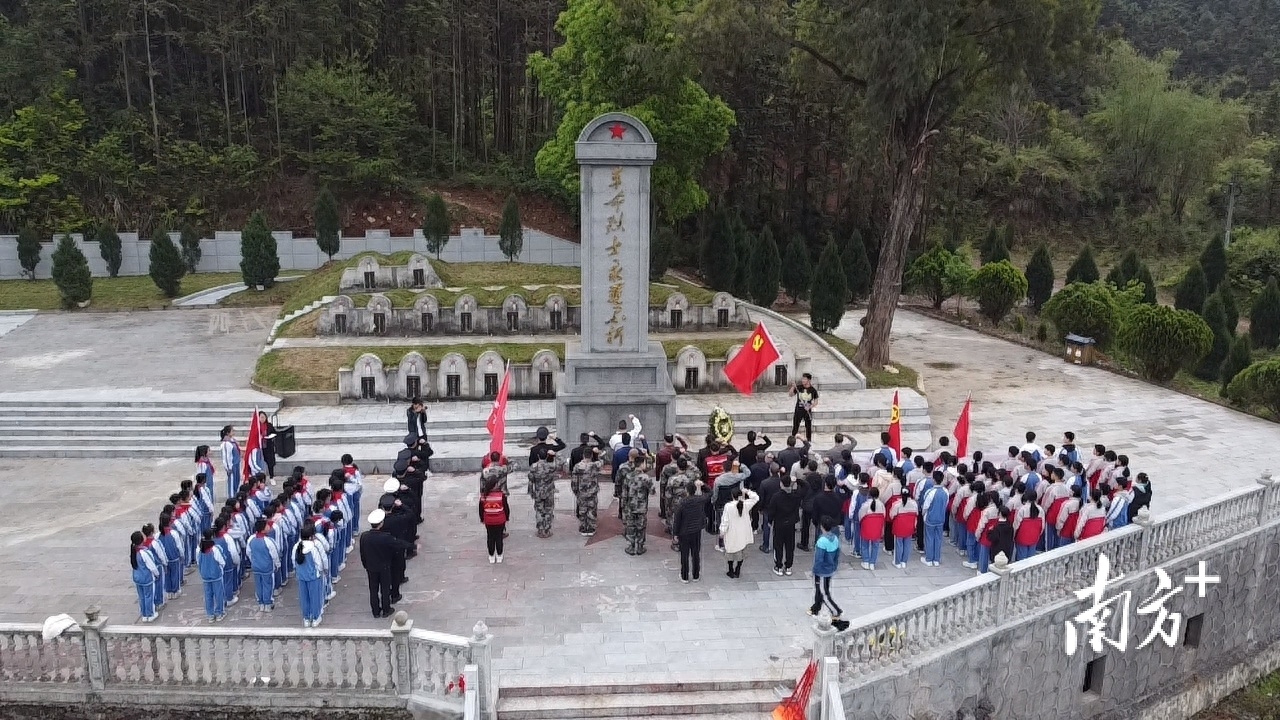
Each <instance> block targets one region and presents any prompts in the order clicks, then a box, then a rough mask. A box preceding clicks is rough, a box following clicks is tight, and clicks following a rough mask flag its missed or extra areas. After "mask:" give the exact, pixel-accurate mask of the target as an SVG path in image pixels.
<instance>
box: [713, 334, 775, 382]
mask: <svg viewBox="0 0 1280 720" xmlns="http://www.w3.org/2000/svg"><path fill="white" fill-rule="evenodd" d="M779 357H781V354H780V353H779V352H778V346H777V345H774V344H773V338H772V337H770V336H769V331H768V330H767V329H765V326H764V323H758V324H757V325H756V329H755V330H754V331H753V332H752V333H751V336H750V337H748V338H747V341H746V342H745V343H743V345H742V349H741V350H739V351H738V354H737V355H734V356H733V359H732V360H730V361H729V362H728V363H726V364H725V366H724V376H725V377H727V378H729V382H731V383H733V386H734V387H736V388H738V392H740V393H742V394H743V395H750V394H751V386H752V385H754V384H755V381H756V378H758V377H760V374H761V373H763V372H764V371H765V370H768V369H769V366H770V365H772V364H774V363H775V362H777V361H778V358H779Z"/></svg>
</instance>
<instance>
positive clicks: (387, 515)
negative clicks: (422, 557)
mask: <svg viewBox="0 0 1280 720" xmlns="http://www.w3.org/2000/svg"><path fill="white" fill-rule="evenodd" d="M378 509H379V510H382V512H383V514H384V518H383V521H382V529H383V530H385V531H387V532H389V533H391V534H392V535H394V536H396V537H397V538H400V539H401V540H403V541H405V542H407V543H410V544H413V543H416V542H418V529H417V524H416V523H415V522H414V521H413V518H412V517H411V516H410V515H409V513H408V511H406V510H405V509H404V507H403V506H402V505H401V504H400V502H399V501H397V500H396V496H395V495H391V494H389V493H388V494H384V495H383V496H382V497H380V498H378ZM417 554H418V550H417V547H416V545H415V547H414V549H411V550H409V551H408V552H405V553H403V554H401V556H400V557H398V558H396V562H395V568H394V569H395V572H393V573H392V575H391V602H392V603H397V602H400V586H401V585H403V584H405V583H406V582H408V581H409V578H408V577H405V574H404V571H405V565H406V563H407V561H408V560H410V559H411V558H413V556H414V555H417Z"/></svg>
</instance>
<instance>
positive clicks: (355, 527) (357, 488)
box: [342, 454, 364, 536]
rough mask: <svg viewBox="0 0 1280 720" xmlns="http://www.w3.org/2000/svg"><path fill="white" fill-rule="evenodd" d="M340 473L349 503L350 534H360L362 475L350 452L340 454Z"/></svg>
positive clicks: (362, 491) (362, 492)
mask: <svg viewBox="0 0 1280 720" xmlns="http://www.w3.org/2000/svg"><path fill="white" fill-rule="evenodd" d="M342 475H343V481H344V482H345V483H346V485H345V487H344V488H343V490H345V491H346V494H347V498H348V499H349V500H350V504H351V534H352V535H353V536H355V535H359V534H360V496H361V495H363V494H364V475H363V474H361V472H360V468H358V467H356V461H355V458H353V457H351V455H350V454H347V455H343V456H342Z"/></svg>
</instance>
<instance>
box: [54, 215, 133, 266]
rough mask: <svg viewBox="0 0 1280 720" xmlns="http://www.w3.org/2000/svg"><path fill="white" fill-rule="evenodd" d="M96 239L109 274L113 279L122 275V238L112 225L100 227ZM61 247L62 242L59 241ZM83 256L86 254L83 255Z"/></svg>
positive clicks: (95, 235)
mask: <svg viewBox="0 0 1280 720" xmlns="http://www.w3.org/2000/svg"><path fill="white" fill-rule="evenodd" d="M94 239H95V240H97V241H98V254H99V255H101V256H102V261H103V262H105V263H106V264H107V274H108V275H110V276H111V277H117V276H119V275H120V263H121V262H122V261H123V260H124V258H123V257H122V253H123V248H121V246H120V236H119V235H117V234H116V231H115V230H114V229H112V227H111V226H110V225H100V226H98V232H96V233H95V234H94ZM59 247H61V241H59ZM55 252H57V251H56V250H55ZM81 254H82V255H83V254H84V253H81Z"/></svg>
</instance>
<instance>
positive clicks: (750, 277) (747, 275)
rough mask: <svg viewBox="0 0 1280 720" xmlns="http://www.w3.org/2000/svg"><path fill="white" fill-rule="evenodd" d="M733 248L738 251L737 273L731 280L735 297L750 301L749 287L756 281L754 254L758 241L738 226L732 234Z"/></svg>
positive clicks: (750, 233) (741, 226) (744, 228)
mask: <svg viewBox="0 0 1280 720" xmlns="http://www.w3.org/2000/svg"><path fill="white" fill-rule="evenodd" d="M733 238H734V248H735V249H737V251H738V272H737V274H736V275H735V276H734V279H733V294H734V296H735V297H740V298H743V299H750V297H751V287H752V286H753V285H754V284H755V280H756V254H757V252H758V250H759V249H758V248H757V247H756V243H757V242H758V239H757V237H756V235H755V234H754V233H752V232H751V231H750V230H748V229H747V228H746V226H744V225H742V224H739V225H738V227H737V228H735V231H734V233H733Z"/></svg>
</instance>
